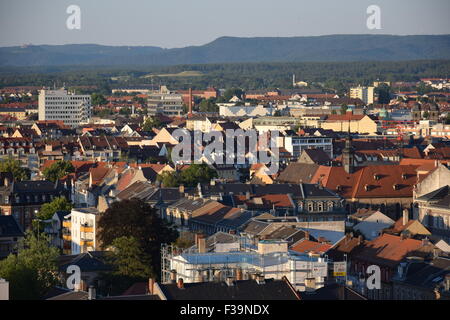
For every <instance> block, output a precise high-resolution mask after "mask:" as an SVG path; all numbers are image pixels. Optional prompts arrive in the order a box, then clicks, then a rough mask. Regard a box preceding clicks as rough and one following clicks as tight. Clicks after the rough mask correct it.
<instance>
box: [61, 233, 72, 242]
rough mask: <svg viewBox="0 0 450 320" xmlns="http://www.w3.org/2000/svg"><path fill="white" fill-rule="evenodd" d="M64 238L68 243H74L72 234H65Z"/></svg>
mask: <svg viewBox="0 0 450 320" xmlns="http://www.w3.org/2000/svg"><path fill="white" fill-rule="evenodd" d="M62 238H63V240H66V241H72V236H71V235H70V234H63V236H62Z"/></svg>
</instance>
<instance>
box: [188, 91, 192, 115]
mask: <svg viewBox="0 0 450 320" xmlns="http://www.w3.org/2000/svg"><path fill="white" fill-rule="evenodd" d="M191 114H192V88H189V113H188V115H191Z"/></svg>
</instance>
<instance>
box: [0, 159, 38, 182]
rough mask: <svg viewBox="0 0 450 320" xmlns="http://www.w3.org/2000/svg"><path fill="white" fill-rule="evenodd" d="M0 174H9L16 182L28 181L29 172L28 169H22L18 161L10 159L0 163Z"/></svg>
mask: <svg viewBox="0 0 450 320" xmlns="http://www.w3.org/2000/svg"><path fill="white" fill-rule="evenodd" d="M0 172H11V173H12V174H13V176H14V179H15V180H17V181H21V180H29V179H30V175H31V171H30V169H28V168H22V167H21V166H20V161H19V160H14V159H12V158H9V159H6V160H2V161H1V162H0Z"/></svg>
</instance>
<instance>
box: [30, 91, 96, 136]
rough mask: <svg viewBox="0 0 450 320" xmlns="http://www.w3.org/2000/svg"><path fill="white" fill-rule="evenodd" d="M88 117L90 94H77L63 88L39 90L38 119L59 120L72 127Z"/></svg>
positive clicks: (87, 119)
mask: <svg viewBox="0 0 450 320" xmlns="http://www.w3.org/2000/svg"><path fill="white" fill-rule="evenodd" d="M90 118H91V96H90V95H77V94H75V93H71V92H68V91H67V90H66V89H64V88H62V89H60V90H46V89H44V90H41V91H40V92H39V120H59V121H63V122H64V124H66V125H68V126H70V127H72V128H74V127H78V126H79V125H81V124H84V123H88V122H89V120H90Z"/></svg>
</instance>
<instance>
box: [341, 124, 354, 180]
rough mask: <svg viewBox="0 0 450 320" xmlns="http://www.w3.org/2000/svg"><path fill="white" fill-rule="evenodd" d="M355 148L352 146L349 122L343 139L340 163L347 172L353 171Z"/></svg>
mask: <svg viewBox="0 0 450 320" xmlns="http://www.w3.org/2000/svg"><path fill="white" fill-rule="evenodd" d="M354 158H355V150H354V148H353V146H352V136H351V135H350V123H349V126H348V134H347V139H346V140H345V148H344V150H342V165H343V166H344V170H345V172H347V173H353V172H354V161H355V159H354Z"/></svg>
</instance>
